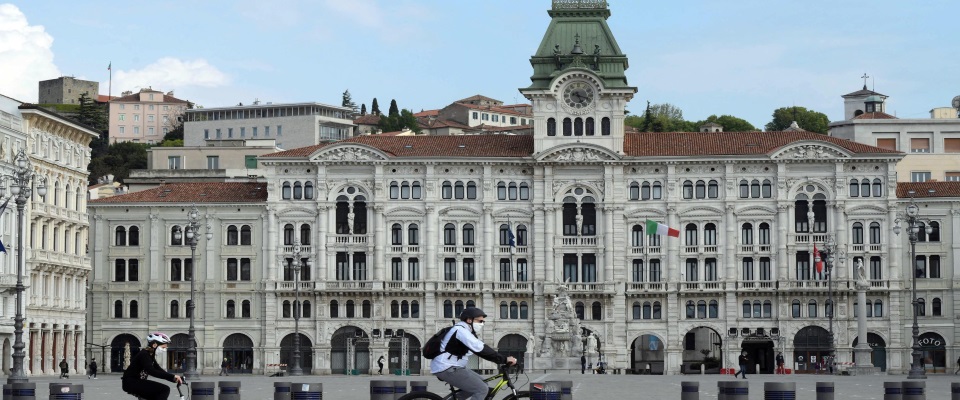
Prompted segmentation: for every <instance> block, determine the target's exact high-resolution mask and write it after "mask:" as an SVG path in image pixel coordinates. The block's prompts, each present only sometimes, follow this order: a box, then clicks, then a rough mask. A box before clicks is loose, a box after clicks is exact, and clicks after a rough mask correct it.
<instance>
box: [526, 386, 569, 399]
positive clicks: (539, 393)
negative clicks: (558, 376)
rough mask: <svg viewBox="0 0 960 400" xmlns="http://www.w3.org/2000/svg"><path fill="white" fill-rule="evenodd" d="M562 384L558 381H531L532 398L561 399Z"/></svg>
mask: <svg viewBox="0 0 960 400" xmlns="http://www.w3.org/2000/svg"><path fill="white" fill-rule="evenodd" d="M560 396H562V393H561V389H560V385H559V384H557V383H556V382H531V383H530V400H561V399H560Z"/></svg>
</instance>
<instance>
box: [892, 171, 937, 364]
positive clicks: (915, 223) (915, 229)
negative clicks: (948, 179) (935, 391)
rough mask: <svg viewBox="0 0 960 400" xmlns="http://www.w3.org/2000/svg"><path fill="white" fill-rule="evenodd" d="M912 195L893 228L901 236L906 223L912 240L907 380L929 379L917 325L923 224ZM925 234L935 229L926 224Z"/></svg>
mask: <svg viewBox="0 0 960 400" xmlns="http://www.w3.org/2000/svg"><path fill="white" fill-rule="evenodd" d="M907 193H908V194H910V204H908V205H907V212H906V214H905V215H900V216H899V217H897V219H896V221H894V223H895V224H896V225H894V227H893V233H895V234H897V235H900V230H901V228H900V222H901V221H902V222H906V224H907V238H908V239H909V240H910V265H911V266H912V269H913V288H912V290H911V291H912V296H913V301H912V302H911V303H912V304H913V352H911V355H912V356H913V363H912V364H911V366H910V373H909V374H907V379H927V371H926V370H924V368H923V360H921V356H922V354H923V353H921V352H920V325H919V324H918V323H917V314H918V312H917V311H918V310H917V306H918V305H919V302H917V239H918V237H917V234H919V233H920V224H921V223H922V222H923V220H921V219H920V218H919V214H920V207H919V206H917V202H916V201H915V200H914V198H913V196H914V195H916V194H917V192H916V191H915V190H909V191H907ZM927 193H930V194H933V193H935V191H934V190H933V189H929V190H927ZM924 232H925V233H926V234H927V235H929V234H931V233H933V228H932V227H931V226H930V224H929V223H928V224H926V228H925V229H924Z"/></svg>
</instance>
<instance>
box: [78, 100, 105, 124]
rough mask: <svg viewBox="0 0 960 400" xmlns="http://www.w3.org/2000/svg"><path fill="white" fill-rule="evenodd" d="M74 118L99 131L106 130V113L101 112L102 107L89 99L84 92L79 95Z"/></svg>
mask: <svg viewBox="0 0 960 400" xmlns="http://www.w3.org/2000/svg"><path fill="white" fill-rule="evenodd" d="M76 120H77V122H79V123H81V124H84V125H87V126H90V127H93V128H95V129H96V130H98V131H100V132H104V131H106V130H107V116H106V113H104V112H103V108H101V107H100V106H98V105H97V103H95V102H94V101H93V100H91V99H90V96H88V95H87V93H86V92H84V93H83V94H81V95H80V109H79V111H78V112H77V117H76Z"/></svg>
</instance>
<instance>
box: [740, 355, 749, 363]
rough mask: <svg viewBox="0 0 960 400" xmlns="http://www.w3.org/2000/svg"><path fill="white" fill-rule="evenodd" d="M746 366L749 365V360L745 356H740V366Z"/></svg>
mask: <svg viewBox="0 0 960 400" xmlns="http://www.w3.org/2000/svg"><path fill="white" fill-rule="evenodd" d="M748 364H750V359H749V358H747V356H743V355H742V356H740V365H748Z"/></svg>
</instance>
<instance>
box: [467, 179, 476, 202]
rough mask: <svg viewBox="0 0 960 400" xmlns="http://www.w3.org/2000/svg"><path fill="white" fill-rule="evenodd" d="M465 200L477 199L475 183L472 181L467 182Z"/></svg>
mask: <svg viewBox="0 0 960 400" xmlns="http://www.w3.org/2000/svg"><path fill="white" fill-rule="evenodd" d="M467 199H468V200H476V199H477V183H476V182H474V181H470V182H467Z"/></svg>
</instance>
